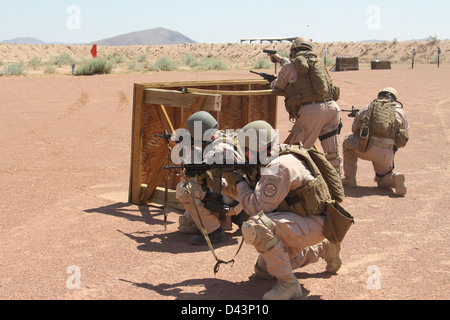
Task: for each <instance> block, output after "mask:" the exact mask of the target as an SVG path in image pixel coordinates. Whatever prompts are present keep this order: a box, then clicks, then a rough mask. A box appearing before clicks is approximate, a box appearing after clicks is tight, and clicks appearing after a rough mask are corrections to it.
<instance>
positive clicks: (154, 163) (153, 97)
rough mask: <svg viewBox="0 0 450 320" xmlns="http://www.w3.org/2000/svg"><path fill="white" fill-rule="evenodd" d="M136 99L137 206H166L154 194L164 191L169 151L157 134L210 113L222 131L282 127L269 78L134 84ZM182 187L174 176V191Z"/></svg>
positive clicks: (132, 196)
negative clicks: (254, 124)
mask: <svg viewBox="0 0 450 320" xmlns="http://www.w3.org/2000/svg"><path fill="white" fill-rule="evenodd" d="M133 100H134V101H133V123H132V142H131V148H132V149H131V166H130V167H131V168H130V188H129V196H128V199H129V202H131V203H133V204H136V205H140V204H146V203H149V202H156V203H161V201H160V199H153V198H152V196H153V195H154V194H156V193H160V192H158V191H161V190H160V187H161V186H162V185H163V181H164V176H165V174H166V172H165V170H164V169H163V167H164V166H165V165H166V164H167V156H168V148H167V145H166V142H165V141H164V140H163V139H161V138H158V137H155V135H156V134H159V135H162V134H163V132H164V130H166V131H167V132H168V133H169V134H171V133H173V132H174V130H175V129H178V128H184V127H185V125H186V121H187V119H188V118H189V117H190V116H191V115H192V114H193V113H195V112H197V111H200V110H204V111H208V112H210V113H211V114H212V115H213V116H214V117H215V118H216V119H217V121H218V122H219V123H220V129H221V130H226V129H239V128H242V127H243V126H245V125H246V124H247V123H249V122H251V121H255V120H265V121H267V122H269V123H270V124H271V125H272V126H273V127H274V128H276V127H277V109H278V96H277V94H276V93H274V92H273V91H272V90H270V89H268V83H267V81H265V80H225V81H194V82H171V83H150V84H135V85H134V98H133ZM177 183H178V177H176V175H175V174H174V173H173V172H172V173H171V175H170V177H169V185H168V187H169V189H171V190H173V189H175V188H176V184H177ZM171 194H172V193H171ZM171 200H173V199H171ZM171 202H173V201H171Z"/></svg>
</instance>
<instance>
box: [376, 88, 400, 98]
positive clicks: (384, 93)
mask: <svg viewBox="0 0 450 320" xmlns="http://www.w3.org/2000/svg"><path fill="white" fill-rule="evenodd" d="M378 97H379V98H380V97H388V98H390V99H391V100H393V101H398V92H397V90H395V89H394V88H392V87H387V88H384V89H383V90H381V91H380V93H378Z"/></svg>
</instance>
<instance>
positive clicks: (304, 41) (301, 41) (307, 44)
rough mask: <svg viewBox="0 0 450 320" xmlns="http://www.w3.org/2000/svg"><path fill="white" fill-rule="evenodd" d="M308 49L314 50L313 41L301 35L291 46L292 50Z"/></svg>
mask: <svg viewBox="0 0 450 320" xmlns="http://www.w3.org/2000/svg"><path fill="white" fill-rule="evenodd" d="M297 48H298V49H307V50H312V41H311V39H308V38H305V37H300V38H297V39H295V41H294V43H293V44H292V46H291V51H292V50H294V49H297Z"/></svg>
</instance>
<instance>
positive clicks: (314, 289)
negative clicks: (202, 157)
mask: <svg viewBox="0 0 450 320" xmlns="http://www.w3.org/2000/svg"><path fill="white" fill-rule="evenodd" d="M449 76H450V66H448V65H445V66H441V68H440V69H438V68H436V66H432V65H416V68H415V69H414V70H411V68H410V66H409V65H406V64H405V65H395V66H394V68H393V69H392V70H379V71H371V70H369V69H368V68H363V69H361V70H360V71H352V72H343V73H333V74H332V77H333V79H334V81H335V83H336V84H337V85H339V86H340V87H341V90H342V98H341V100H340V101H339V104H340V106H341V107H342V108H343V109H349V108H351V106H352V105H355V106H357V107H358V106H363V105H364V104H366V103H368V102H369V101H370V100H371V99H372V98H374V96H375V95H376V93H377V92H378V91H379V90H380V89H382V88H383V87H386V86H393V87H395V88H396V89H398V91H399V94H400V100H401V101H402V102H403V103H404V105H405V108H406V112H407V115H408V118H409V121H410V125H411V130H412V131H411V141H410V143H409V145H408V146H407V148H405V149H404V150H401V151H400V152H399V153H398V155H397V158H396V159H397V160H396V166H397V170H398V171H400V172H403V173H404V174H405V175H406V177H407V186H408V194H407V196H406V197H404V198H397V197H395V196H394V195H393V193H391V192H388V191H381V190H378V189H377V188H375V184H374V182H373V178H374V173H373V171H372V167H371V164H370V163H367V162H361V163H360V166H359V171H358V182H359V184H360V187H358V188H356V189H352V190H346V193H347V199H346V200H345V202H344V206H345V207H346V208H347V209H348V210H349V211H350V212H351V213H352V214H353V215H354V216H355V219H356V224H355V225H354V226H353V227H352V229H351V230H350V232H349V234H348V236H347V238H346V239H345V242H344V246H343V251H342V255H343V260H344V264H343V267H342V269H341V270H340V272H339V274H338V275H336V276H330V275H328V274H326V273H325V272H324V271H325V262H324V261H319V262H318V263H316V264H314V265H310V266H307V267H305V268H304V269H301V270H297V273H296V275H297V276H298V278H299V279H300V282H301V284H302V286H303V291H304V294H303V297H302V298H301V299H305V300H317V299H324V300H334V299H335V300H358V299H363V300H379V299H383V300H384V299H387V300H391V299H395V300H397V299H398V300H418V299H425V300H434V299H438V300H447V299H449V298H450V294H449V289H450V272H449V266H450V255H449V246H448V232H449V231H450V229H449V226H450V225H449V218H448V213H447V205H448V203H449V191H448V181H449V172H450V171H449V170H450V169H449V148H448V147H449V135H450V132H449V130H450V125H449V116H450V111H449V104H450V96H449V92H450V84H449V81H448V78H449ZM252 77H253V76H252V75H249V74H248V71H237V72H235V71H226V72H208V73H190V72H170V73H164V72H160V73H148V74H144V75H143V74H129V75H107V76H93V77H72V76H66V75H55V76H39V77H37V76H27V77H0V154H1V157H0V187H1V192H0V197H1V198H0V212H1V215H0V243H1V246H0V256H1V259H0V299H7V300H10V299H14V300H21V299H50V300H53V299H62V300H64V299H68V300H72V299H73V300H77V299H83V300H84V299H93V300H97V299H113V300H116V299H125V300H129V299H133V300H134V299H145V300H147V299H148V300H156V299H158V300H216V299H219V300H221V299H225V300H236V301H239V300H259V299H261V298H262V295H263V294H264V293H265V292H266V291H268V290H269V289H270V288H271V287H272V286H273V284H274V282H273V281H263V280H257V279H254V278H253V277H252V273H253V262H254V260H255V257H256V256H257V254H256V251H255V250H254V248H253V247H251V246H248V245H244V247H243V249H242V251H241V252H240V253H239V255H238V257H237V258H236V262H235V264H234V265H233V266H230V265H224V266H222V267H221V269H220V271H219V273H218V274H217V275H216V277H215V276H214V273H213V266H214V264H215V260H214V258H213V257H212V255H211V252H210V251H209V250H208V248H207V247H192V246H190V245H189V244H188V243H187V240H188V237H189V236H188V235H183V234H180V233H178V232H177V226H178V217H179V214H178V213H177V212H171V213H170V215H169V223H168V226H167V231H164V226H163V211H162V210H161V208H160V207H158V206H135V205H132V204H130V203H127V199H128V197H127V195H128V184H129V171H130V151H131V116H132V90H133V84H134V83H142V82H156V81H175V80H187V81H194V80H206V79H209V80H219V79H251V78H252ZM287 118H288V117H287V114H286V112H285V111H284V107H283V105H282V102H281V101H280V109H279V120H280V123H279V127H280V129H281V130H282V131H281V134H282V135H284V136H287V134H288V132H287V130H288V129H289V126H290V124H289V122H288V119H287ZM343 121H344V129H343V133H342V136H341V138H342V139H343V138H344V137H345V136H346V135H348V134H349V133H350V130H351V121H352V119H351V118H348V117H347V116H346V114H343ZM228 237H229V239H228V241H227V242H226V243H225V244H222V245H219V246H217V248H216V249H217V255H218V256H219V258H221V259H223V260H228V259H231V258H232V257H233V255H234V253H235V252H236V250H237V247H238V244H239V243H240V241H241V237H239V236H237V235H235V234H234V233H229V234H228ZM77 275H80V276H81V278H80V282H79V285H80V287H79V289H78V288H77V286H76V285H77V282H76V281H73V279H74V278H75V276H77Z"/></svg>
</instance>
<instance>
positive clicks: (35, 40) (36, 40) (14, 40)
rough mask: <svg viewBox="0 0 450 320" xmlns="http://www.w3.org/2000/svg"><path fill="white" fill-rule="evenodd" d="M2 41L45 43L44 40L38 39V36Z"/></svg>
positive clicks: (9, 42) (11, 42)
mask: <svg viewBox="0 0 450 320" xmlns="http://www.w3.org/2000/svg"><path fill="white" fill-rule="evenodd" d="M0 43H4V44H45V42H44V41H42V40H39V39H36V38H31V37H25V38H14V39H11V40H3V41H0Z"/></svg>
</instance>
